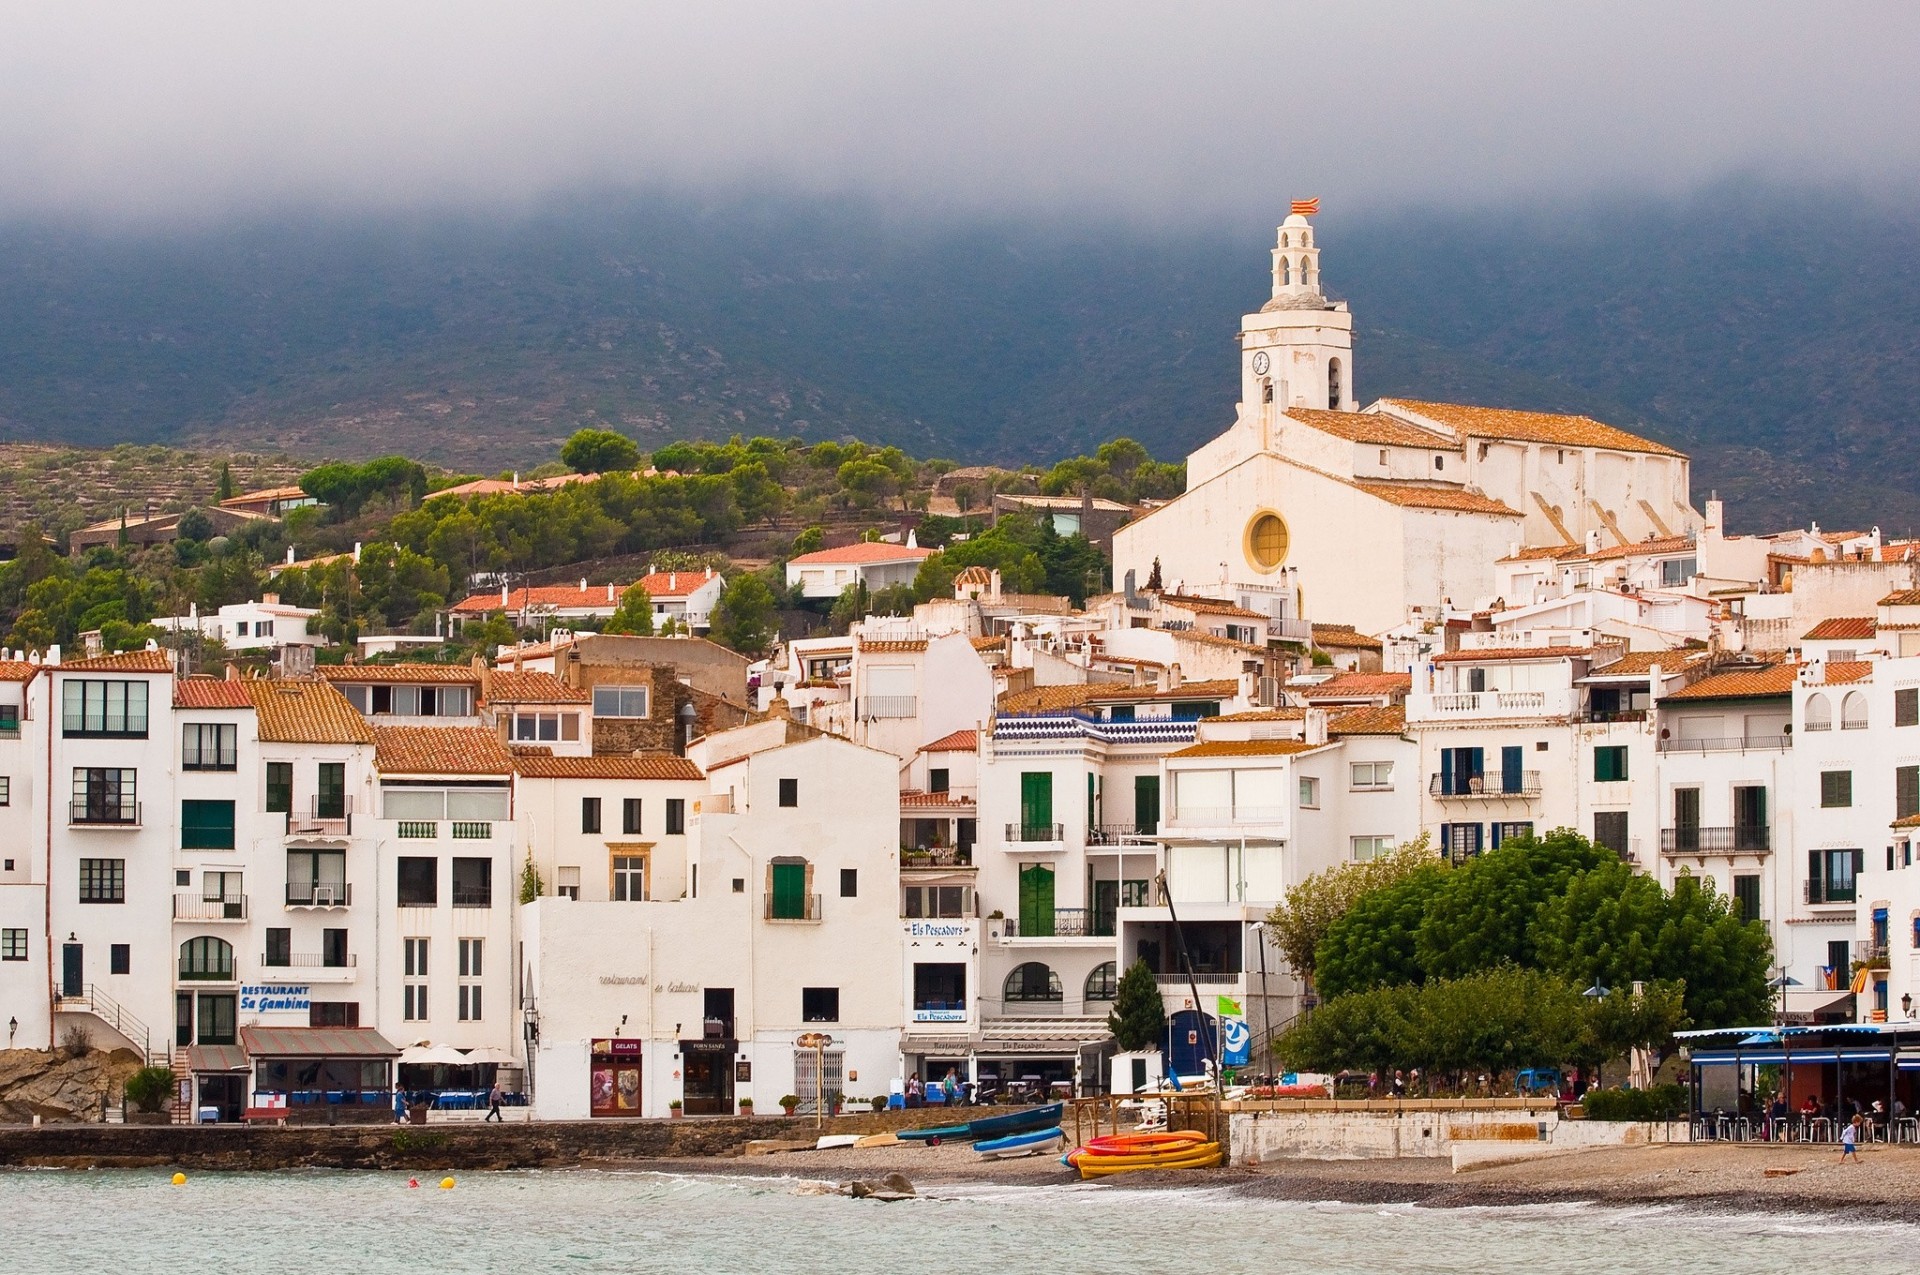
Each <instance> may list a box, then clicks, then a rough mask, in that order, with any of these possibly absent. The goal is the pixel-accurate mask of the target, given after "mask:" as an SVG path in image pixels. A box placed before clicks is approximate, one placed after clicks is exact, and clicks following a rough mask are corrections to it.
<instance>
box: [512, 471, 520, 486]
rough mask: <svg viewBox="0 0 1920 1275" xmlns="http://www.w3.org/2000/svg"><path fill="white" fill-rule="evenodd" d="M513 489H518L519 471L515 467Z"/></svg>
mask: <svg viewBox="0 0 1920 1275" xmlns="http://www.w3.org/2000/svg"><path fill="white" fill-rule="evenodd" d="M513 489H514V490H515V491H519V490H520V471H519V470H517V469H516V470H514V471H513Z"/></svg>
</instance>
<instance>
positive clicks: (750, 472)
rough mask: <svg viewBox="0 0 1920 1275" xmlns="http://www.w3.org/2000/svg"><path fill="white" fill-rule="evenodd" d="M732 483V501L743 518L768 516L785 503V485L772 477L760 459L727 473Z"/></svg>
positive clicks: (751, 518)
mask: <svg viewBox="0 0 1920 1275" xmlns="http://www.w3.org/2000/svg"><path fill="white" fill-rule="evenodd" d="M727 482H728V483H730V484H731V485H732V487H733V502H734V504H735V505H736V506H737V507H738V508H739V510H740V517H741V519H742V520H743V521H745V522H750V523H751V522H759V521H761V520H762V519H770V518H772V517H773V516H774V515H775V514H777V513H779V512H780V508H781V506H782V505H784V504H786V503H787V489H786V488H785V487H782V486H781V485H780V484H779V483H777V482H775V481H774V480H773V476H772V475H771V474H769V473H768V472H767V467H766V465H764V464H763V463H761V462H760V461H757V460H756V461H749V462H747V463H746V464H744V465H741V466H739V467H738V468H737V469H735V470H734V471H733V472H732V473H730V474H728V475H727Z"/></svg>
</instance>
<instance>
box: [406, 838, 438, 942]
mask: <svg viewBox="0 0 1920 1275" xmlns="http://www.w3.org/2000/svg"><path fill="white" fill-rule="evenodd" d="M399 904H400V906H401V907H403V908H435V907H439V906H440V860H438V859H431V858H421V857H418V856H412V855H402V856H401V857H400V898H399ZM420 941H421V942H422V943H424V942H426V940H425V939H421V940H420Z"/></svg>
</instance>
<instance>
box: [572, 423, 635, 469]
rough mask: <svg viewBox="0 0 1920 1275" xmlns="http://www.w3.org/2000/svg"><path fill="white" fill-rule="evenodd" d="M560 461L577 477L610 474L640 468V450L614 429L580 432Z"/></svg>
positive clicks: (576, 432) (574, 435)
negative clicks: (579, 475) (619, 470)
mask: <svg viewBox="0 0 1920 1275" xmlns="http://www.w3.org/2000/svg"><path fill="white" fill-rule="evenodd" d="M560 459H561V460H562V461H564V462H566V465H567V467H568V468H569V469H571V470H573V472H574V473H576V474H609V473H612V472H613V471H615V470H618V469H624V470H631V469H633V468H634V467H635V466H637V465H638V464H639V463H640V447H639V445H638V444H637V443H635V442H634V441H633V440H632V439H631V438H628V437H627V436H626V435H625V434H616V433H614V432H613V431H612V430H610V429H580V430H575V431H574V432H573V436H572V437H571V438H569V439H567V441H566V442H565V443H564V444H562V445H561V448H560ZM656 463H657V462H656Z"/></svg>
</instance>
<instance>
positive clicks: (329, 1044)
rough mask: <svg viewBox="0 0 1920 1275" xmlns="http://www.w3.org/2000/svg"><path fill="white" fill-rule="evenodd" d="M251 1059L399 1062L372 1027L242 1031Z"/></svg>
mask: <svg viewBox="0 0 1920 1275" xmlns="http://www.w3.org/2000/svg"><path fill="white" fill-rule="evenodd" d="M240 1044H241V1046H242V1047H243V1048H244V1049H245V1050H246V1051H247V1054H248V1056H249V1057H252V1058H398V1057H399V1056H400V1050H399V1049H398V1048H396V1047H395V1046H394V1045H393V1044H391V1043H390V1042H389V1041H388V1040H387V1038H386V1037H385V1036H382V1035H381V1034H380V1033H379V1032H377V1031H375V1030H374V1029H373V1028H371V1027H242V1028H241V1029H240Z"/></svg>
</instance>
